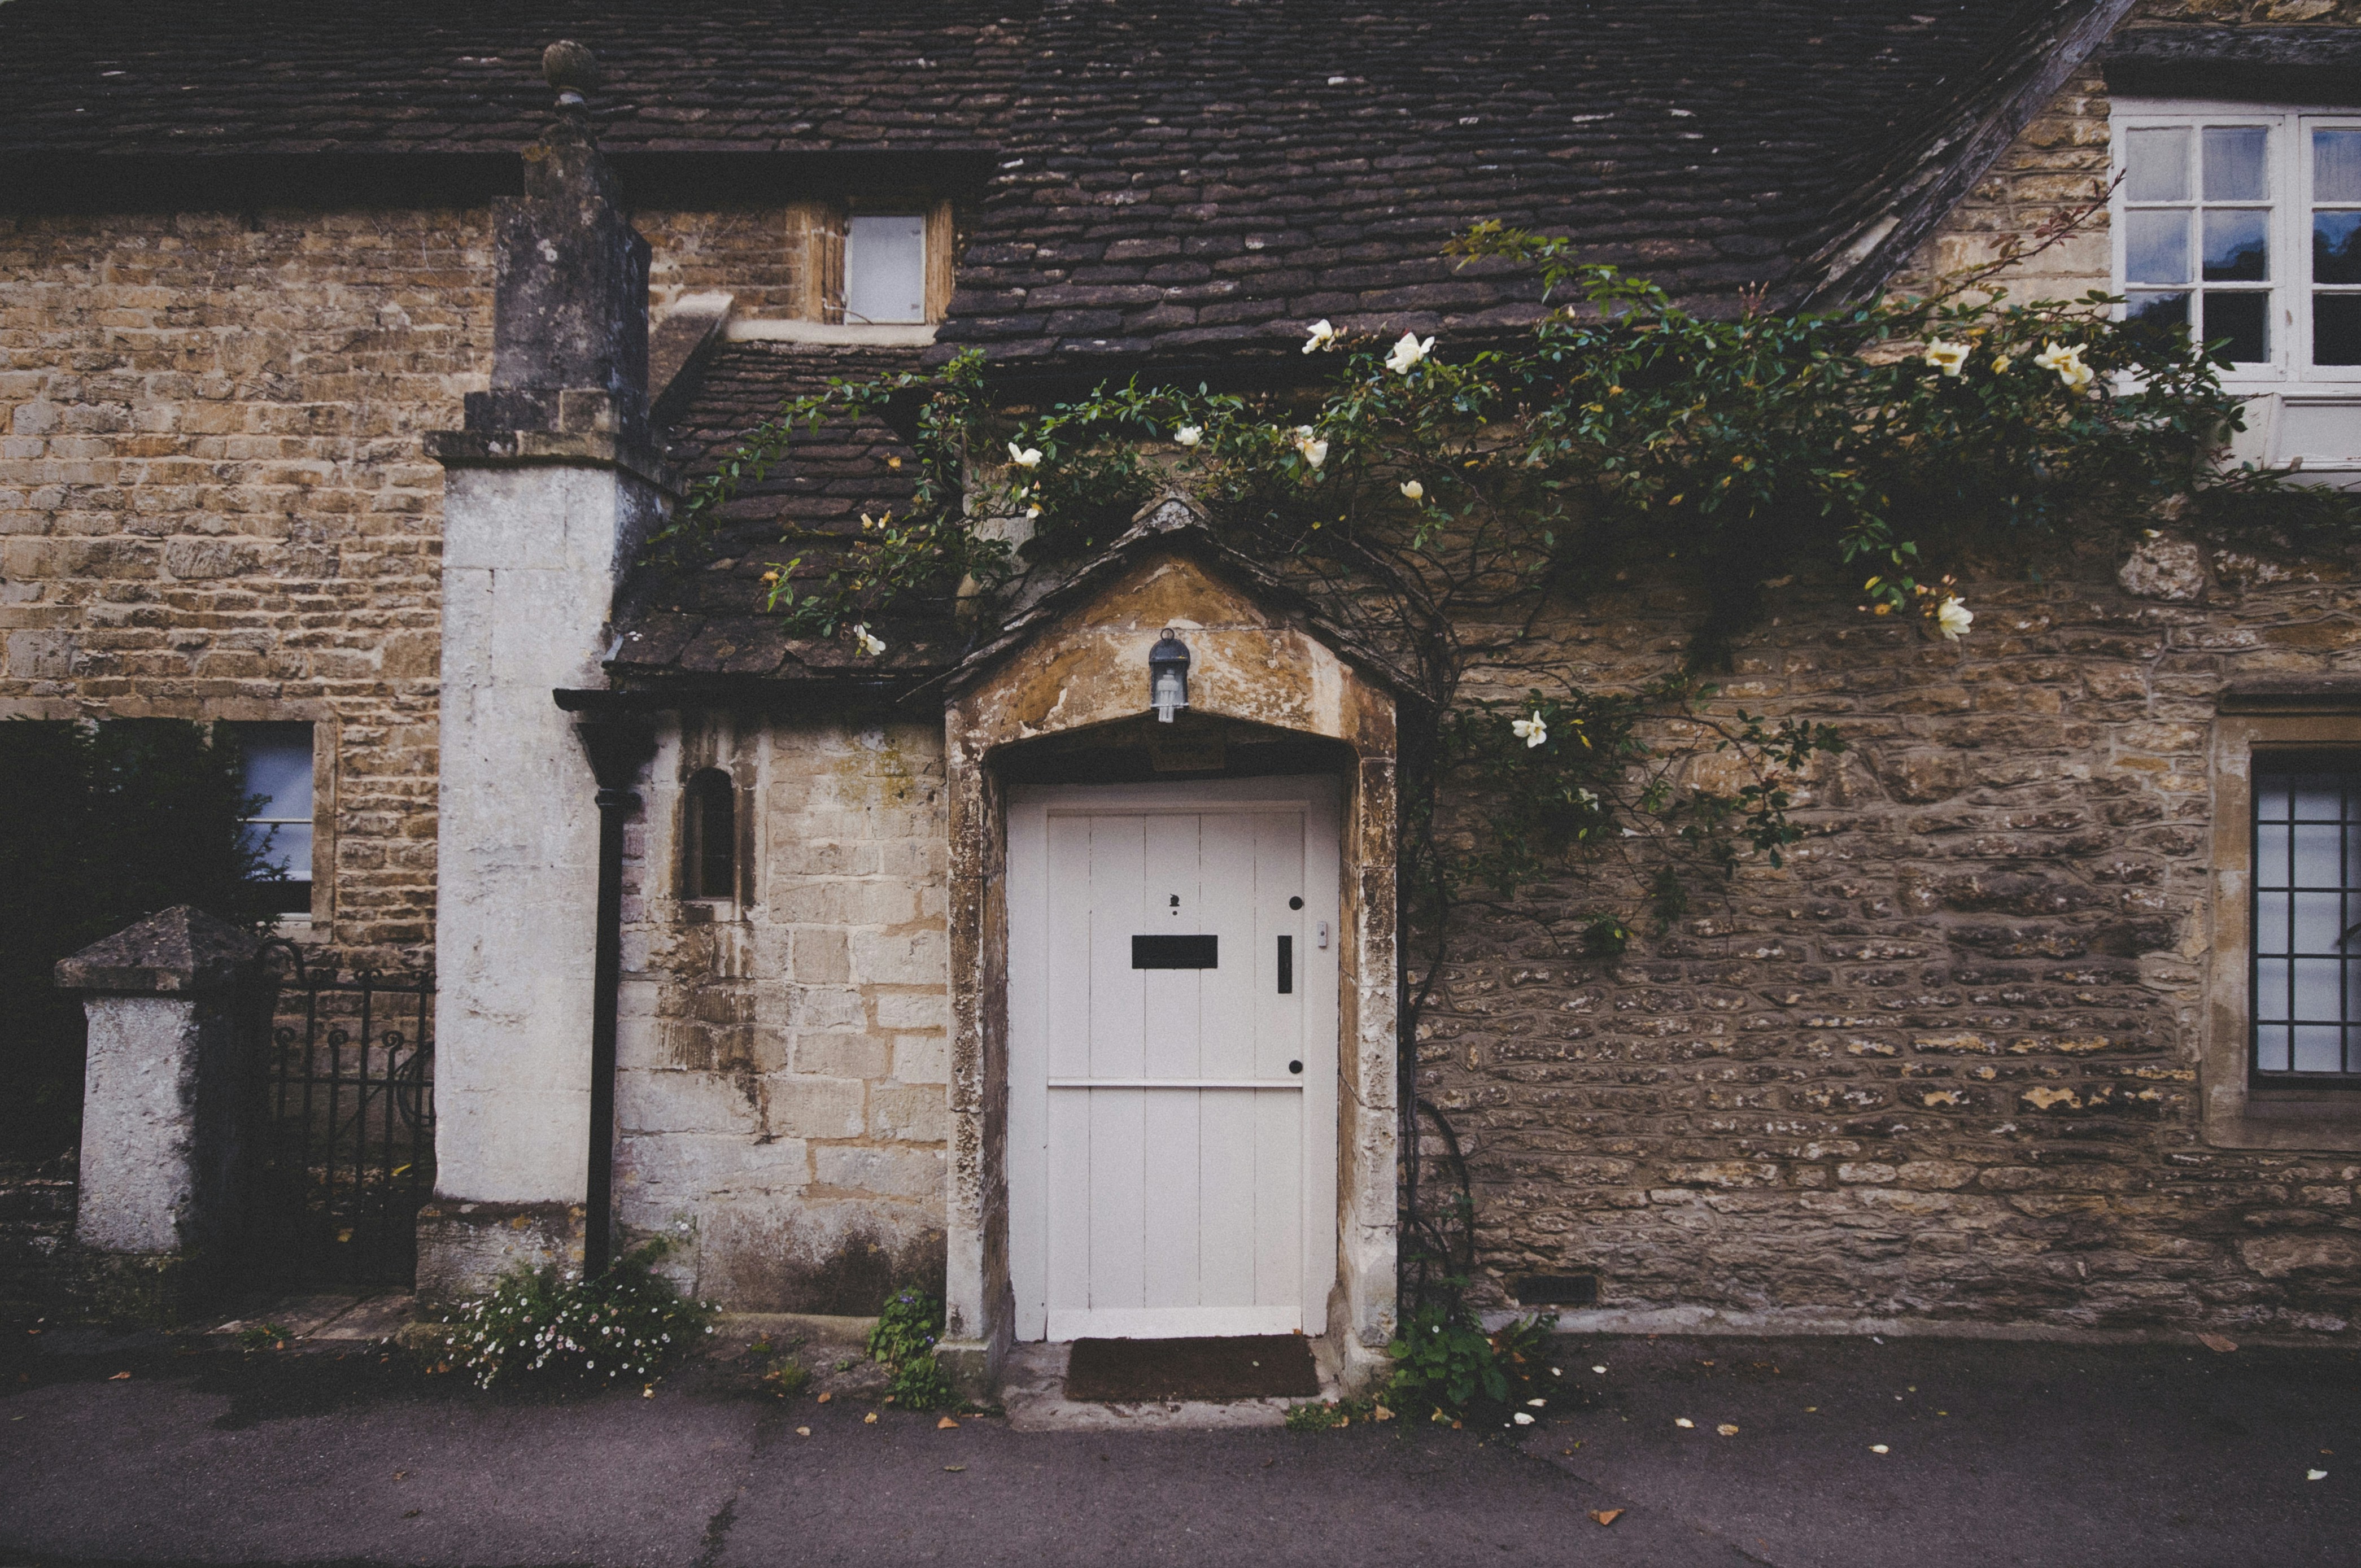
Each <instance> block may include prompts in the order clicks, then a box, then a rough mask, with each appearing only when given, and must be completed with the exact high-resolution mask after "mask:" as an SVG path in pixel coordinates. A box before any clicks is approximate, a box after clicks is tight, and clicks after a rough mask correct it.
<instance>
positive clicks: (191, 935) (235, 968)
mask: <svg viewBox="0 0 2361 1568" xmlns="http://www.w3.org/2000/svg"><path fill="white" fill-rule="evenodd" d="M261 948H262V942H261V939H260V938H258V937H256V936H255V935H254V934H253V933H252V932H250V931H242V930H240V929H238V928H237V927H235V926H232V925H230V924H229V923H228V922H227V921H225V920H220V919H216V918H215V917H214V916H211V915H208V914H206V913H205V912H204V911H203V910H202V909H199V908H196V907H195V906H194V905H187V904H181V905H173V906H172V907H171V908H170V909H166V910H161V911H159V912H158V913H157V914H154V915H150V916H148V918H147V919H145V920H142V921H140V922H139V923H138V924H137V925H136V926H130V927H125V928H124V929H123V930H120V931H117V932H116V933H115V935H114V936H112V937H108V938H104V939H103V940H100V941H96V942H93V943H92V944H91V945H90V946H89V947H87V948H83V949H82V951H80V952H78V953H76V954H74V955H73V956H72V957H71V958H64V959H59V960H58V967H57V982H58V984H60V986H63V987H65V988H66V989H67V990H69V991H99V992H115V993H118V994H126V995H167V994H185V993H189V992H202V991H224V990H227V989H229V988H231V987H233V986H235V985H236V984H237V983H238V981H240V980H241V979H242V978H243V976H244V971H245V970H246V967H247V965H248V964H250V963H251V962H253V960H254V956H255V955H256V954H257V953H258V952H259V951H260V950H261Z"/></svg>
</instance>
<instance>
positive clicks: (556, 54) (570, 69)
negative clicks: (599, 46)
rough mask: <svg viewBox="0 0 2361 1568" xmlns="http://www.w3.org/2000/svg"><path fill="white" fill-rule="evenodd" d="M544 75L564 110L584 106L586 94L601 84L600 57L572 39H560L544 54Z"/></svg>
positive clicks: (558, 104) (542, 62)
mask: <svg viewBox="0 0 2361 1568" xmlns="http://www.w3.org/2000/svg"><path fill="white" fill-rule="evenodd" d="M541 74H542V76H543V77H544V79H545V80H546V81H547V82H549V84H550V85H551V86H552V87H555V88H556V89H557V106H558V107H559V108H561V109H578V108H580V107H582V104H583V99H582V94H583V93H586V92H588V90H589V89H591V88H593V87H596V86H598V82H599V78H600V71H599V70H598V56H597V55H595V54H592V53H591V52H590V51H589V50H588V49H585V48H584V47H583V46H582V45H580V44H578V43H576V42H575V41H574V40H573V39H572V38H560V39H558V40H557V41H556V42H555V43H554V44H552V45H550V46H549V47H548V48H547V49H544V50H542V51H541Z"/></svg>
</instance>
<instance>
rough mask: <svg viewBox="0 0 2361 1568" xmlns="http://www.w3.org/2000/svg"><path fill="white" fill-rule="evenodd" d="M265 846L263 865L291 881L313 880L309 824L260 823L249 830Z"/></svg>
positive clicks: (253, 837)
mask: <svg viewBox="0 0 2361 1568" xmlns="http://www.w3.org/2000/svg"><path fill="white" fill-rule="evenodd" d="M249 831H250V833H251V836H252V839H253V841H254V842H255V843H257V844H259V845H262V846H263V850H262V860H263V864H265V865H267V866H269V867H271V868H272V869H274V870H276V871H277V872H279V874H280V875H281V876H283V877H285V878H287V879H288V880H289V881H290V882H301V883H308V882H310V881H311V880H312V825H311V824H310V823H308V822H269V823H263V822H258V823H256V824H254V825H253V827H252V828H251V829H249Z"/></svg>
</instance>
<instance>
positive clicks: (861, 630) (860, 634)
mask: <svg viewBox="0 0 2361 1568" xmlns="http://www.w3.org/2000/svg"><path fill="white" fill-rule="evenodd" d="M852 645H853V646H854V647H856V648H858V649H860V650H861V651H862V652H864V653H866V654H868V655H869V656H870V657H871V658H875V657H876V656H877V655H878V654H880V653H883V652H885V644H884V641H881V640H880V639H878V638H875V637H873V636H871V635H870V633H869V624H868V622H866V621H863V622H862V624H860V625H859V626H856V627H854V628H853V629H852Z"/></svg>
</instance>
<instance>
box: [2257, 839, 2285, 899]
mask: <svg viewBox="0 0 2361 1568" xmlns="http://www.w3.org/2000/svg"><path fill="white" fill-rule="evenodd" d="M2287 884H2288V830H2287V829H2286V828H2256V829H2255V885H2256V886H2257V887H2285V886H2286V885H2287Z"/></svg>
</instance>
